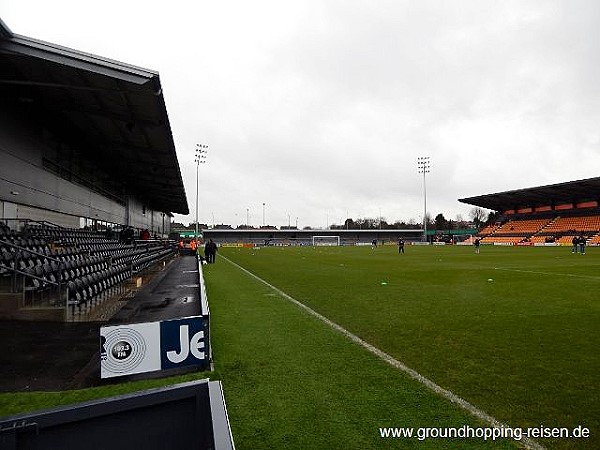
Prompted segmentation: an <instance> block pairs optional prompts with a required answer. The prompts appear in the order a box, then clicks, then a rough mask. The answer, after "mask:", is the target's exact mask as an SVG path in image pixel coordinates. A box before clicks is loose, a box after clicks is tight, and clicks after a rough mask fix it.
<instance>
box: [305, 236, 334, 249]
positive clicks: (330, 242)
mask: <svg viewBox="0 0 600 450" xmlns="http://www.w3.org/2000/svg"><path fill="white" fill-rule="evenodd" d="M312 245H314V246H321V247H322V246H330V247H332V246H336V245H340V237H339V236H313V237H312Z"/></svg>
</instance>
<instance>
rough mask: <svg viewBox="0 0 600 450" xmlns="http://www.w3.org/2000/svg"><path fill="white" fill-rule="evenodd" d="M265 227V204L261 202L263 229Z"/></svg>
mask: <svg viewBox="0 0 600 450" xmlns="http://www.w3.org/2000/svg"><path fill="white" fill-rule="evenodd" d="M264 226H265V202H263V227H264Z"/></svg>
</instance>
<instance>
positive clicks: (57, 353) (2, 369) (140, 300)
mask: <svg viewBox="0 0 600 450" xmlns="http://www.w3.org/2000/svg"><path fill="white" fill-rule="evenodd" d="M198 314H200V300H199V289H198V264H197V260H196V258H195V257H193V256H180V257H178V258H175V259H173V260H172V261H170V262H168V263H167V265H166V267H165V269H164V270H163V271H161V272H159V273H158V274H156V275H155V276H154V277H153V278H152V280H151V281H150V282H149V283H148V284H146V285H144V286H143V287H141V288H140V289H139V290H138V291H137V293H136V295H135V296H134V297H132V298H131V299H130V300H129V301H128V302H127V304H126V305H125V306H124V307H123V308H122V309H121V310H120V311H119V312H118V313H117V314H116V315H114V316H113V317H112V318H111V319H110V320H109V321H108V322H78V323H55V322H25V321H0V392H23V391H40V390H41V391H60V390H65V389H77V388H83V387H90V386H95V385H99V384H103V383H105V382H106V381H102V380H100V358H99V345H100V338H99V336H100V327H101V326H104V325H117V324H120V323H139V322H154V321H159V320H167V319H174V318H178V317H187V316H194V315H198ZM138 377H140V376H138ZM110 382H112V383H114V382H115V380H112V381H110Z"/></svg>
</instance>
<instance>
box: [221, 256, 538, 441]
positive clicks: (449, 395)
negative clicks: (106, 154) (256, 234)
mask: <svg viewBox="0 0 600 450" xmlns="http://www.w3.org/2000/svg"><path fill="white" fill-rule="evenodd" d="M220 257H221V258H222V259H224V260H226V261H227V262H228V263H230V264H232V265H233V266H235V267H237V268H238V269H239V270H241V271H242V272H244V273H245V274H247V275H249V276H250V277H252V278H254V279H255V280H257V281H259V282H261V283H262V284H264V285H265V286H268V287H269V288H270V289H272V290H273V291H274V292H276V293H277V294H279V295H280V296H281V297H283V298H284V299H286V300H288V301H289V302H291V303H293V304H294V305H296V306H298V307H300V308H302V309H303V310H304V311H306V312H307V313H308V314H310V315H311V316H313V317H316V318H317V319H319V320H321V321H322V322H324V323H325V324H327V325H329V327H331V328H333V329H334V330H336V331H338V332H339V333H341V334H343V335H344V336H346V337H347V338H348V339H350V340H351V341H352V342H354V343H356V344H358V345H360V346H361V347H363V348H365V349H366V350H368V351H369V352H371V353H372V354H374V355H375V356H377V357H378V358H379V359H381V360H383V361H385V362H386V363H388V364H389V365H391V366H392V367H395V368H396V369H398V370H400V371H402V372H404V373H405V374H407V375H408V376H410V377H411V378H412V379H414V380H416V381H418V382H419V383H421V384H422V385H424V386H426V387H427V388H429V389H430V390H431V391H433V392H435V393H436V394H439V395H441V396H442V397H444V398H446V399H447V400H450V401H451V402H452V403H454V404H456V405H458V406H459V407H461V408H462V409H464V410H465V411H468V412H469V413H471V414H472V415H473V416H475V417H476V418H477V419H479V420H481V421H483V422H486V423H488V424H489V425H491V426H492V427H495V428H511V427H509V426H508V425H506V424H504V423H502V422H500V421H499V420H497V419H495V418H494V417H492V416H490V415H489V414H488V413H486V412H485V411H483V410H481V409H479V408H477V407H476V406H474V405H472V404H471V403H469V402H468V401H466V400H464V399H463V398H461V397H459V396H458V395H456V394H455V393H454V392H452V391H449V390H448V389H445V388H443V387H441V386H440V385H438V384H436V383H434V382H433V381H431V380H430V379H429V378H427V377H425V376H424V375H421V374H420V373H419V372H417V371H416V370H414V369H411V368H410V367H408V366H407V365H406V364H404V363H403V362H402V361H399V360H397V359H396V358H394V357H393V356H391V355H389V354H387V353H386V352H384V351H383V350H380V349H378V348H377V347H375V346H373V345H371V344H369V343H368V342H367V341H365V340H363V339H361V338H359V337H358V336H356V335H355V334H353V333H351V332H350V331H348V330H346V329H345V328H344V327H342V326H341V325H338V324H337V323H335V322H333V321H331V320H329V319H328V318H327V317H325V316H324V315H322V314H320V313H318V312H317V311H315V310H314V309H312V308H310V307H308V306H306V305H305V304H304V303H302V302H300V301H298V300H296V299H295V298H294V297H292V296H290V295H288V294H286V293H285V292H284V291H282V290H281V289H279V288H277V287H275V286H273V285H272V284H271V283H269V282H268V281H265V280H263V279H262V278H260V277H259V276H258V275H256V274H254V273H252V272H250V271H249V270H248V269H246V268H244V267H242V266H240V265H239V264H237V263H235V262H233V261H232V260H230V259H229V258H227V257H225V256H223V255H221V256H220ZM515 440H516V441H517V442H518V443H520V444H521V445H523V446H524V447H525V448H527V449H531V450H545V447H544V446H542V445H541V444H539V443H537V442H536V441H534V440H533V439H530V438H527V437H523V438H522V439H520V440H517V439H515Z"/></svg>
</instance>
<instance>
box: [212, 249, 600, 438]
mask: <svg viewBox="0 0 600 450" xmlns="http://www.w3.org/2000/svg"><path fill="white" fill-rule="evenodd" d="M221 253H222V254H223V255H224V256H227V257H228V258H231V259H232V260H234V261H235V262H236V263H238V264H240V265H241V266H243V267H245V268H247V269H248V270H250V271H251V272H253V273H255V274H256V275H258V276H260V277H261V278H263V279H265V280H266V281H268V282H269V283H271V284H272V285H274V286H276V287H277V288H279V289H281V290H283V291H285V292H286V293H288V294H289V295H291V296H292V297H294V298H295V299H297V300H299V301H301V302H302V303H304V304H306V305H308V306H310V307H311V308H313V309H314V310H316V311H318V312H319V313H321V314H323V315H324V316H326V317H328V318H329V319H330V320H332V321H334V322H336V323H338V324H340V325H341V326H343V327H344V328H346V329H348V330H349V331H351V332H352V333H354V334H356V335H358V336H359V337H361V338H362V339H364V340H365V341H367V342H369V343H370V344H372V345H374V346H376V347H378V348H380V349H381V350H383V351H385V352H387V353H389V354H390V355H392V356H394V357H395V358H397V359H399V360H401V361H402V362H404V363H405V364H406V365H408V366H409V367H411V368H413V369H415V370H416V371H418V372H420V373H421V374H423V375H425V376H426V377H428V378H430V379H431V380H433V381H434V382H436V383H437V384H439V385H441V386H442V387H444V388H446V389H449V390H451V391H452V392H454V393H456V394H457V395H459V396H461V397H462V398H464V399H466V400H467V401H469V402H470V403H472V404H474V405H475V406H477V407H479V408H481V409H483V410H484V411H486V412H487V413H489V414H491V415H493V416H494V417H496V418H497V419H499V420H501V421H503V422H505V423H507V424H509V425H511V426H513V427H540V426H541V425H543V426H544V427H567V428H575V427H577V426H579V425H582V426H584V427H587V428H589V429H590V433H591V436H590V438H587V439H580V440H574V439H554V440H548V439H546V440H544V439H540V440H539V441H540V442H541V443H542V444H544V445H546V446H547V447H548V448H557V449H567V448H573V449H575V448H577V449H583V448H590V449H592V448H600V420H599V419H600V413H599V412H598V411H600V390H599V386H598V379H599V378H598V373H600V371H599V369H600V357H599V356H598V355H599V353H598V349H599V348H600V346H599V344H600V336H599V335H600V333H599V328H600V327H599V325H600V304H599V303H598V295H597V292H598V288H600V273H599V272H598V268H600V252H597V251H596V249H594V248H591V249H588V253H587V254H586V255H572V254H571V252H570V249H568V248H566V247H559V248H498V247H483V248H482V253H481V254H479V255H475V254H474V253H473V249H472V248H469V247H407V253H406V254H404V255H399V254H397V249H396V248H395V247H383V248H382V247H380V248H378V249H376V250H371V249H370V248H368V247H367V248H364V247H363V248H360V247H352V248H345V247H330V248H325V247H318V248H312V247H306V248H264V249H260V250H252V249H233V248H232V249H222V250H221ZM236 270H237V271H238V272H239V270H238V269H235V268H234V267H233V266H230V265H228V264H227V263H226V262H225V261H222V262H220V263H219V264H217V265H215V266H211V267H210V270H208V273H207V283H208V286H209V297H210V298H211V308H212V309H213V311H215V309H216V311H217V312H218V311H219V308H221V307H222V305H221V302H222V301H225V300H224V299H222V292H223V291H222V290H223V289H224V284H223V283H227V281H226V280H224V279H221V277H222V276H223V273H224V272H228V275H227V276H228V277H230V279H231V277H234V278H235V277H236V276H238V277H239V275H234V273H235V271H236ZM242 278H243V277H242ZM236 279H237V278H236ZM244 283H250V284H252V283H256V282H255V281H253V282H252V283H251V282H250V281H248V280H246V281H244ZM247 286H248V285H246V288H245V289H248V287H247ZM225 289H229V288H225ZM256 289H259V288H258V287H257V288H256ZM260 289H262V290H263V291H264V292H261V294H258V295H254V297H257V296H258V297H261V298H260V301H261V303H262V306H261V310H260V311H261V313H260V314H258V315H256V316H255V317H256V322H257V323H261V322H263V321H266V322H270V321H271V318H270V314H271V308H277V309H278V308H280V307H281V303H282V301H281V299H275V298H273V297H272V295H273V294H272V293H269V292H268V291H269V290H268V288H266V287H265V286H264V285H263V286H262V287H261V288H260ZM228 295H229V296H231V294H228ZM226 296H227V295H226ZM240 296H242V292H239V294H238V297H240ZM242 297H243V296H242ZM265 300H266V302H265ZM276 300H278V301H276ZM247 301H248V300H247ZM227 304H228V305H229V306H228V307H229V313H230V314H235V313H237V311H238V310H239V309H240V308H243V307H245V305H242V304H239V303H236V301H235V299H231V298H230V299H229V300H227ZM251 304H252V305H254V301H252V303H251ZM252 308H254V306H252ZM286 308H287V309H289V311H288V313H287V314H293V313H292V311H293V310H294V308H295V309H298V308H297V307H295V306H293V305H291V304H290V305H288V306H287V307H286ZM215 315H220V314H215ZM237 317H238V320H242V318H241V316H237ZM277 327H285V328H286V330H287V331H288V335H290V334H293V335H296V333H298V332H299V330H298V328H291V329H290V328H289V324H287V323H286V322H274V323H273V326H272V328H271V332H274V331H273V330H274V329H276V328H277ZM271 332H269V333H271ZM240 333H241V334H242V335H243V339H245V340H246V341H245V342H246V343H247V342H248V339H249V340H250V341H251V342H255V343H258V342H263V341H264V340H265V338H266V342H267V344H268V347H269V348H278V347H279V346H280V345H281V343H280V342H279V341H271V339H270V334H269V333H267V334H265V331H264V330H262V329H260V327H257V329H256V331H255V333H253V332H251V331H248V330H240ZM213 338H214V339H215V341H214V345H215V348H219V347H220V346H222V345H226V342H221V340H220V339H219V337H218V331H216V330H215V332H214V333H213ZM328 339H330V340H331V344H330V347H331V348H332V349H333V354H332V353H323V346H322V345H317V346H315V347H314V351H316V352H318V353H322V359H323V360H325V361H327V360H328V359H331V358H332V357H333V356H334V355H336V354H341V350H339V349H338V345H340V344H338V343H335V342H337V341H339V339H338V338H337V337H336V338H335V339H334V338H328ZM226 340H227V339H225V341H226ZM307 344H309V347H310V344H311V343H310V342H308V343H307ZM240 345H241V344H240ZM286 348H289V347H288V346H283V348H282V349H281V352H282V353H284V354H282V355H279V356H278V357H281V358H283V357H284V356H286V354H285V352H286V350H285V349H286ZM224 351H225V350H224ZM288 351H289V350H288ZM265 355H272V351H270V352H267V353H264V352H263V351H262V350H261V351H258V349H257V351H256V352H255V353H254V356H255V357H256V358H258V359H261V360H263V362H264V364H265V365H267V366H270V365H271V362H270V361H271V359H270V358H277V357H276V356H273V355H272V356H271V357H270V358H265ZM263 358H264V359H263ZM216 359H217V360H218V356H216ZM343 359H344V364H339V365H336V366H331V367H330V368H329V375H330V377H329V378H328V379H327V383H326V385H327V386H329V385H330V386H331V389H332V390H336V389H337V388H339V386H340V384H341V385H343V384H344V382H342V381H341V380H342V379H344V377H345V376H347V374H348V371H350V373H352V371H356V374H357V375H356V376H363V372H364V371H367V372H368V371H369V370H370V369H371V367H372V366H377V365H378V363H377V362H376V361H373V357H365V359H364V360H361V361H360V362H358V361H353V362H354V364H348V361H349V360H348V359H347V358H343ZM354 359H356V357H354ZM243 361H244V358H242V357H240V359H239V361H238V363H239V364H241V365H242V366H243V364H244V362H243ZM284 367H285V365H284ZM302 367H303V365H302V364H298V365H296V366H294V368H293V369H291V368H289V367H288V368H287V369H286V370H287V371H288V374H287V375H288V376H287V377H286V379H287V380H290V381H289V382H290V383H293V380H294V376H293V375H295V374H293V373H291V374H290V373H289V372H290V371H294V370H298V371H304V372H306V371H308V372H309V373H310V371H311V367H312V366H311V365H310V364H307V365H306V367H304V368H302ZM226 372H227V371H226ZM240 373H244V370H243V368H242V369H241V370H240ZM317 373H319V374H320V375H319V376H324V375H323V374H322V372H317ZM290 375H291V377H290ZM382 379H385V380H389V376H387V375H386V376H382ZM224 383H225V379H224ZM260 383H261V384H262V382H260ZM377 383H379V382H374V386H375V387H377V386H380V387H381V386H383V384H382V385H378V384H377ZM406 383H407V381H406V380H403V381H398V380H396V381H394V382H387V384H386V385H385V386H386V387H385V388H384V391H386V392H388V393H389V392H394V391H395V389H406ZM233 384H235V383H233ZM369 384H371V383H369ZM408 384H409V385H411V383H410V382H408ZM321 388H322V387H321ZM225 389H226V395H227V400H228V403H229V402H233V404H234V405H236V406H234V408H233V412H232V420H233V421H234V425H235V417H236V414H238V413H240V411H242V410H243V408H242V409H241V410H240V409H238V406H237V403H236V400H235V399H233V398H231V397H232V396H231V395H228V392H227V384H226V383H225ZM290 389H292V390H301V389H303V387H302V383H298V385H296V386H293V387H291V388H290ZM328 395H330V396H331V397H332V398H334V399H335V398H337V397H338V396H339V395H342V394H341V392H337V393H335V392H333V393H329V394H328ZM233 397H235V395H233ZM265 401H267V400H266V399H265ZM313 401H316V399H314V400H313ZM269 402H270V403H271V404H272V405H273V408H277V405H278V404H279V400H278V399H277V398H274V399H273V400H272V401H269ZM373 402H374V403H375V404H377V402H378V400H373ZM364 403H365V404H369V401H368V400H367V399H365V400H364ZM394 403H395V402H394ZM442 403H444V402H442ZM426 404H427V402H426ZM246 406H247V407H250V405H246ZM288 407H291V406H289V405H288ZM440 408H441V409H440V411H444V412H443V414H446V411H447V410H446V409H445V408H446V406H440ZM401 409H402V408H401ZM427 409H428V410H431V408H427ZM433 409H435V408H433ZM323 410H326V408H324V409H323ZM408 411H410V412H409V413H408V417H405V418H408V419H409V422H411V421H410V415H411V414H413V413H414V411H413V410H411V409H410V408H409V409H408ZM255 412H256V411H252V414H254V413H255ZM330 413H331V412H330ZM394 414H396V415H397V414H399V413H398V412H396V413H394ZM355 417H356V416H355V415H354V417H353V415H347V414H342V413H340V414H338V415H337V416H336V418H335V421H334V423H344V422H345V421H350V422H352V420H355ZM375 417H376V415H374V416H373V417H372V419H373V418H375ZM388 417H390V418H393V417H394V416H388ZM319 420H326V421H328V420H333V419H331V418H330V417H328V416H325V419H319V414H318V413H317V411H315V416H314V421H319ZM363 420H367V421H368V420H369V418H368V417H365V418H364V419H363ZM427 420H428V419H424V418H423V417H421V418H420V419H416V420H413V421H412V422H411V423H413V424H414V423H415V422H418V423H420V425H416V426H439V423H438V422H437V421H436V420H435V418H432V419H431V422H428V424H427V423H425V424H424V422H427ZM375 422H377V423H384V422H385V421H383V420H382V418H381V417H379V421H378V420H372V421H371V425H372V426H374V423H375ZM450 422H451V423H454V424H456V422H455V421H454V419H450ZM378 426H394V425H385V423H384V424H383V425H378ZM263 431H264V430H263ZM364 432H366V430H364ZM234 433H235V426H234ZM437 443H438V444H440V446H439V447H438V448H449V447H448V442H444V441H437ZM378 444H379V445H381V444H382V441H381V439H380V440H379V442H378ZM395 444H396V445H399V441H395ZM404 444H406V442H404ZM465 444H466V441H460V445H459V446H458V447H457V448H465ZM479 444H480V445H481V444H482V443H479ZM496 444H498V443H496ZM431 445H436V441H431V442H428V446H427V448H433V447H431ZM308 447H311V446H310V445H309V446H308ZM308 447H306V448H308ZM322 448H327V447H322ZM329 448H332V447H329ZM333 448H335V447H333ZM338 448H342V447H338ZM353 448H358V447H353ZM360 448H365V447H364V446H362V447H360ZM372 448H379V447H377V446H372ZM415 448H419V447H418V446H416V447H415ZM476 448H480V447H476ZM492 448H497V446H495V447H492Z"/></svg>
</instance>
